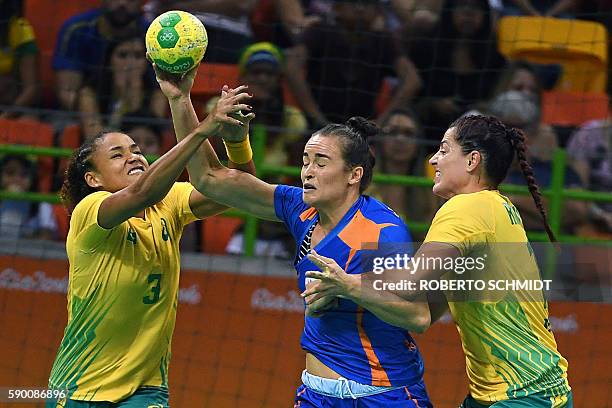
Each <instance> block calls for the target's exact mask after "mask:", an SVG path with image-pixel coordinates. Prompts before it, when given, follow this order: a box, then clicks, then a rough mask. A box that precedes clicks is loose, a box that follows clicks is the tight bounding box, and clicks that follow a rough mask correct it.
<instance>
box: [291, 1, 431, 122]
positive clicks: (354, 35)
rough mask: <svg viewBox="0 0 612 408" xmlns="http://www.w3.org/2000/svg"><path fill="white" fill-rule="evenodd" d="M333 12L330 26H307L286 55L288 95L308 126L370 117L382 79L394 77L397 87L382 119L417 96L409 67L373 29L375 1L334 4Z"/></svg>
mask: <svg viewBox="0 0 612 408" xmlns="http://www.w3.org/2000/svg"><path fill="white" fill-rule="evenodd" d="M333 11H334V16H335V24H334V25H332V24H329V23H319V24H315V25H312V26H310V27H309V28H308V29H306V30H305V31H304V35H303V39H302V42H301V44H299V45H297V46H295V47H292V48H291V49H289V50H287V78H288V82H289V84H290V86H291V89H292V91H293V94H294V95H295V97H296V100H297V101H298V103H300V105H301V106H300V107H301V108H302V110H303V111H304V112H305V113H306V115H307V116H308V119H309V120H311V122H312V124H313V126H314V127H319V126H322V125H323V124H325V123H328V122H330V121H331V122H344V121H345V120H346V119H347V118H348V117H350V116H357V115H358V116H364V117H367V118H373V117H375V116H376V109H375V102H376V97H377V95H378V92H379V90H380V88H381V85H382V83H383V79H384V78H385V77H388V76H396V77H397V78H398V79H399V84H398V86H397V89H395V92H394V95H393V97H392V99H391V102H390V103H389V105H388V106H387V108H386V110H385V112H382V114H381V115H380V116H381V118H384V117H385V116H386V115H387V114H388V112H390V111H392V110H393V109H395V108H397V107H399V106H402V105H404V104H406V103H407V102H408V101H409V100H410V99H411V98H412V97H413V96H414V95H415V94H416V92H417V91H418V89H419V86H420V82H419V78H418V74H417V72H416V70H415V68H414V65H413V64H412V63H411V62H410V60H408V59H407V58H406V57H405V56H404V55H402V54H401V53H400V50H399V49H398V47H397V46H396V44H395V42H394V41H393V39H392V37H391V35H390V34H389V33H387V32H384V31H380V30H379V28H377V27H376V22H377V21H378V20H379V18H380V15H381V11H382V10H381V7H380V4H379V1H378V0H355V1H348V0H336V1H334V3H333ZM304 72H305V73H306V78H305V79H306V80H305V81H304Z"/></svg>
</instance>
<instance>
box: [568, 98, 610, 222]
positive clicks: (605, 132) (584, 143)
mask: <svg viewBox="0 0 612 408" xmlns="http://www.w3.org/2000/svg"><path fill="white" fill-rule="evenodd" d="M567 153H568V155H569V156H570V157H571V158H572V159H574V160H575V161H576V163H575V165H576V170H577V171H578V173H579V174H580V176H581V177H582V180H583V181H584V184H585V186H586V187H587V189H589V190H592V191H605V192H611V191H612V99H611V100H610V113H609V114H608V117H607V118H606V119H602V120H594V121H591V122H588V123H586V124H585V125H584V126H582V127H581V128H580V129H578V130H577V131H576V133H574V134H573V135H572V137H571V138H570V140H569V143H568V146H567ZM589 217H590V219H591V221H592V224H593V225H595V226H597V227H598V229H599V230H601V231H602V232H607V233H612V203H592V204H590V205H589Z"/></svg>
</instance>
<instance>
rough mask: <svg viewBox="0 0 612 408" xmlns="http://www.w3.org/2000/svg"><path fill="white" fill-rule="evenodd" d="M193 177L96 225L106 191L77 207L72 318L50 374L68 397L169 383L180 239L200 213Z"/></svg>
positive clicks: (109, 397) (124, 393) (110, 396)
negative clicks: (121, 217)
mask: <svg viewBox="0 0 612 408" xmlns="http://www.w3.org/2000/svg"><path fill="white" fill-rule="evenodd" d="M192 190H193V187H192V186H191V185H190V184H189V183H175V184H174V186H173V187H172V189H171V190H170V192H169V193H168V195H167V196H166V197H165V198H164V199H163V200H162V201H161V202H159V203H158V204H156V205H154V206H152V207H149V208H147V209H146V210H145V212H144V214H145V216H144V219H143V218H140V217H132V218H130V219H128V220H127V221H125V222H123V223H121V224H120V225H118V226H116V227H115V228H113V229H110V230H108V229H104V228H102V227H100V226H99V225H98V222H97V219H98V209H99V207H100V204H101V203H102V201H104V199H105V198H106V197H108V196H109V195H110V193H108V192H96V193H92V194H90V195H88V196H87V197H85V198H84V199H83V200H82V201H81V202H80V203H79V204H78V205H77V206H76V208H75V209H74V211H73V214H72V218H71V220H70V231H69V233H68V238H67V240H66V251H67V253H68V260H69V262H70V276H69V286H68V324H67V326H66V330H65V331H64V338H63V340H62V342H61V345H60V348H59V351H58V353H57V357H56V359H55V362H54V364H53V368H52V370H51V376H50V379H49V387H50V389H61V390H67V393H68V395H69V398H70V399H75V400H87V401H113V402H116V401H119V400H122V399H124V398H126V397H128V396H130V395H131V394H132V393H134V391H136V389H137V388H139V387H141V386H160V387H167V380H168V363H169V360H170V342H171V339H172V333H173V331H174V324H175V319H176V307H177V301H178V288H179V269H180V260H179V240H180V238H181V234H182V232H183V227H184V226H185V225H186V224H187V223H189V222H191V221H194V220H195V219H196V217H195V216H194V215H193V213H192V212H191V209H190V207H189V195H190V194H191V191H192Z"/></svg>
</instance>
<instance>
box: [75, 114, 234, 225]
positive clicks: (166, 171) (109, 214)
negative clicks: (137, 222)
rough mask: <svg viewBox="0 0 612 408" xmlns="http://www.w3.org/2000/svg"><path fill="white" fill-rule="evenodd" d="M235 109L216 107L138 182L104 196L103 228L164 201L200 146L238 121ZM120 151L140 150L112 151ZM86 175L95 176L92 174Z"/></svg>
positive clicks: (99, 217)
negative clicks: (224, 126)
mask: <svg viewBox="0 0 612 408" xmlns="http://www.w3.org/2000/svg"><path fill="white" fill-rule="evenodd" d="M233 110H234V107H233V106H232V105H230V104H219V105H218V106H216V107H215V109H214V110H213V112H212V113H211V114H210V115H209V116H208V117H207V118H206V119H205V120H204V121H203V122H202V123H201V124H200V125H199V126H198V127H197V128H196V129H195V130H194V131H193V132H191V133H190V134H189V135H188V136H187V137H186V138H184V139H183V140H182V141H181V142H180V143H178V144H177V145H176V146H174V147H173V148H172V149H171V150H170V151H169V152H167V153H166V154H164V155H163V156H162V157H160V158H159V160H157V161H156V162H155V163H153V164H152V165H151V167H149V169H148V170H147V171H145V172H143V173H142V175H141V176H140V178H139V179H138V181H137V182H135V183H132V184H130V185H129V186H128V187H125V188H123V189H121V190H119V191H117V192H115V193H113V194H111V195H110V196H109V197H107V198H106V199H104V201H103V202H102V204H101V205H100V209H99V211H98V224H99V225H100V226H102V227H104V228H113V227H115V226H117V225H119V224H120V223H122V222H123V221H125V220H127V219H128V218H130V217H133V216H134V215H135V214H137V213H138V212H140V211H142V210H144V209H145V208H147V207H150V206H152V205H154V204H156V203H158V202H159V201H160V200H162V199H163V198H164V197H165V196H166V194H168V192H169V191H170V188H171V187H172V185H173V184H174V182H175V181H176V179H177V178H178V176H179V175H180V174H181V172H182V171H183V169H184V168H185V166H186V165H187V162H188V161H189V159H190V158H191V157H192V156H193V154H194V153H195V152H196V151H197V150H198V148H199V147H200V145H201V144H202V143H203V142H204V141H205V140H206V139H207V138H208V137H210V136H212V135H214V134H216V133H217V132H218V130H219V128H220V127H221V125H222V124H223V123H234V124H236V123H239V122H238V121H237V120H236V119H234V118H232V117H230V116H228V114H229V113H230V112H232V111H233ZM117 154H130V155H133V154H139V153H135V152H127V153H126V152H113V155H117ZM86 177H93V175H92V173H90V174H89V176H87V175H86ZM91 181H92V182H95V180H91Z"/></svg>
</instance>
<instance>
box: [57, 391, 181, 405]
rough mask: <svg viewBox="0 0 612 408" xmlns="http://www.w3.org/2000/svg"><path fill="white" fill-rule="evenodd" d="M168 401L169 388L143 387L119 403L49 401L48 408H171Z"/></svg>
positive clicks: (69, 400)
mask: <svg viewBox="0 0 612 408" xmlns="http://www.w3.org/2000/svg"><path fill="white" fill-rule="evenodd" d="M168 400H169V398H168V389H167V388H162V387H141V388H139V389H137V390H136V392H135V393H134V394H132V395H130V396H129V397H127V398H125V399H124V400H121V401H119V402H110V401H77V400H71V399H68V400H66V399H64V400H59V401H57V400H56V401H51V400H49V401H47V404H46V408H169V407H170V404H169V403H168Z"/></svg>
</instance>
